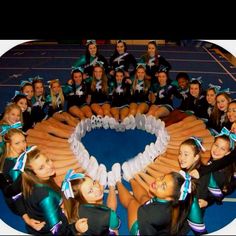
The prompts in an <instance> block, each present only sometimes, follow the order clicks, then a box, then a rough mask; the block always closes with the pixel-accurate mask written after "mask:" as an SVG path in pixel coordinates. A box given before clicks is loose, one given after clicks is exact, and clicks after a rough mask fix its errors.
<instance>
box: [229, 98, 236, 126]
mask: <svg viewBox="0 0 236 236" xmlns="http://www.w3.org/2000/svg"><path fill="white" fill-rule="evenodd" d="M227 117H228V119H229V121H230V122H235V121H236V102H232V103H230V104H229V107H228V110H227Z"/></svg>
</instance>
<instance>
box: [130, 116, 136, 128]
mask: <svg viewBox="0 0 236 236" xmlns="http://www.w3.org/2000/svg"><path fill="white" fill-rule="evenodd" d="M129 120H130V129H135V128H136V122H135V118H134V116H133V115H130V116H129Z"/></svg>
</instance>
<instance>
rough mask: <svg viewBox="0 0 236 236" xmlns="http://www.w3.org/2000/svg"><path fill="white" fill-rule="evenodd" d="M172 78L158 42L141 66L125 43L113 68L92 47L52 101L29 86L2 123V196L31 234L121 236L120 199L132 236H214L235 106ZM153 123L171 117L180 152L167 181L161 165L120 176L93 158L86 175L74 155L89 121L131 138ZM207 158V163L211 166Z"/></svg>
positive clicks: (230, 174)
mask: <svg viewBox="0 0 236 236" xmlns="http://www.w3.org/2000/svg"><path fill="white" fill-rule="evenodd" d="M170 69H171V65H170V64H169V63H168V62H167V61H166V60H165V59H164V58H163V57H162V56H160V55H159V54H158V51H157V45H156V43H155V41H150V42H149V43H148V49H147V53H146V54H145V55H144V56H142V57H141V58H140V61H139V62H137V61H136V59H135V58H134V57H133V56H132V54H130V53H128V52H127V46H126V44H125V42H124V41H122V40H119V41H117V44H116V49H115V53H114V54H113V55H112V56H111V59H110V62H109V63H108V62H107V61H106V59H105V58H104V57H103V56H102V55H101V54H99V52H98V48H97V45H96V41H94V40H89V41H88V42H87V45H86V54H85V55H84V56H81V57H80V58H79V59H78V60H77V61H76V63H75V65H74V66H73V68H72V71H71V78H70V79H69V80H68V81H67V83H66V85H64V86H62V85H61V84H60V81H59V80H58V79H54V80H51V81H49V82H48V83H49V90H50V93H49V95H47V96H46V95H45V87H46V86H45V85H44V81H43V79H42V78H41V77H39V76H37V77H35V78H32V79H29V80H27V81H22V82H21V84H20V91H19V92H17V93H16V94H15V96H14V97H13V98H12V101H11V103H10V104H8V105H7V106H6V108H5V110H4V112H3V115H2V119H1V121H0V126H1V130H0V132H1V133H0V141H1V143H0V145H1V146H0V147H1V158H0V187H1V190H2V192H3V195H4V198H5V200H6V203H7V205H8V206H9V208H10V209H11V210H12V211H13V212H14V213H15V214H17V215H20V216H21V217H22V218H23V220H24V221H25V223H26V229H27V232H28V233H30V234H34V235H119V226H120V224H121V223H122V222H121V221H120V218H119V216H118V215H117V213H116V209H117V197H116V189H117V190H118V196H119V200H120V203H121V204H122V205H123V206H124V207H125V208H126V209H127V213H128V228H129V232H130V234H131V235H186V234H187V233H188V231H189V230H190V229H191V230H192V231H193V232H194V234H196V235H201V234H204V233H206V232H207V229H206V227H205V224H204V221H203V216H204V211H205V209H206V207H207V206H208V205H210V204H212V203H215V202H216V203H217V204H221V203H222V199H223V198H224V196H225V195H226V194H228V193H230V192H231V191H233V190H234V162H235V141H236V134H235V131H236V128H235V127H236V125H235V124H236V123H235V122H236V101H234V100H232V99H231V97H230V93H229V91H223V90H221V88H220V87H219V86H215V85H210V86H209V88H208V89H207V91H203V90H202V86H201V80H200V79H199V78H197V79H192V80H190V79H189V76H188V75H187V74H186V73H179V74H178V75H177V77H176V81H175V83H174V82H173V81H171V80H170V78H169V74H168V71H169V70H170ZM174 96H175V97H176V98H178V99H180V100H181V103H180V106H179V107H178V110H181V113H182V114H185V116H184V117H185V118H184V119H182V121H179V122H176V123H175V121H176V119H175V117H173V116H175V114H179V113H175V112H176V108H174V107H173V97H174ZM65 104H67V106H66V109H65ZM178 112H179V111H178ZM148 117H154V118H155V119H159V118H161V119H164V120H165V118H167V117H168V118H169V122H170V123H171V121H172V123H173V124H172V125H169V126H167V122H166V128H165V129H166V130H167V132H168V134H169V135H170V136H171V137H173V139H171V140H170V141H169V143H168V147H172V148H173V150H174V152H173V153H170V152H169V153H165V154H163V157H165V158H166V159H168V163H169V166H170V169H169V171H167V172H166V173H164V174H163V173H162V174H160V166H161V164H159V162H158V161H160V160H161V158H162V157H161V156H158V157H156V159H155V160H154V162H153V163H152V164H150V165H149V166H148V167H147V168H146V169H145V170H143V171H141V172H140V173H139V174H137V173H135V171H134V170H133V166H132V165H128V164H127V163H126V165H125V166H124V165H122V168H121V165H120V164H119V163H115V164H114V165H113V166H112V168H111V170H110V171H109V172H107V170H106V167H105V166H104V165H102V164H101V165H99V166H98V164H97V162H96V159H94V158H92V157H91V158H90V160H89V163H88V166H87V168H83V167H82V166H80V165H79V164H78V161H77V159H76V158H75V157H74V153H72V151H69V150H68V147H69V143H68V139H69V138H70V136H71V134H72V133H73V132H74V131H75V127H77V125H78V124H80V123H82V122H84V121H85V120H90V121H91V122H86V128H87V129H88V124H90V126H92V127H93V128H96V127H102V126H103V127H110V128H114V127H120V126H122V125H123V126H124V127H125V128H126V129H127V128H128V127H129V128H134V127H135V126H133V124H134V123H136V124H137V123H139V122H141V123H142V122H143V123H144V124H145V123H147V121H148ZM166 121H167V120H166ZM84 123H85V122H84ZM84 123H83V124H84ZM203 126H204V127H206V128H207V129H208V130H210V132H211V133H210V134H211V135H210V136H209V137H208V139H209V141H207V140H206V139H207V138H205V139H204V140H202V139H201V138H200V135H199V136H197V135H195V134H198V133H197V129H198V128H199V127H203ZM90 129H91V127H90ZM178 135H180V136H181V135H182V136H181V138H178V137H179V136H178ZM183 137H184V140H183ZM203 141H204V142H203ZM206 149H207V150H208V151H209V152H208V159H207V162H206V163H204V164H203V163H202V160H203V158H202V157H203V156H204V153H205V152H206ZM78 155H80V153H78ZM173 156H174V158H175V159H176V160H177V162H178V165H177V166H176V164H173V163H174V159H173ZM205 156H206V155H205ZM206 164H207V165H206ZM123 166H124V168H123ZM171 166H172V167H173V171H171ZM122 172H123V173H122ZM122 176H123V177H124V176H125V178H124V179H125V180H126V181H128V182H129V183H130V185H131V187H132V192H133V193H132V194H131V193H130V192H129V191H128V189H127V188H126V187H125V186H124V185H123V183H122ZM106 186H108V188H109V192H108V197H107V202H106V204H105V203H103V197H104V189H105V188H106Z"/></svg>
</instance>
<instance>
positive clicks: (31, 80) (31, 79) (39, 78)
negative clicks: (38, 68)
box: [28, 75, 43, 83]
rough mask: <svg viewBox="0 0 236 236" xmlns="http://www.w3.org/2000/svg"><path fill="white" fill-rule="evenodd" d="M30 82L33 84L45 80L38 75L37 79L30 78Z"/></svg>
mask: <svg viewBox="0 0 236 236" xmlns="http://www.w3.org/2000/svg"><path fill="white" fill-rule="evenodd" d="M28 80H29V81H30V82H31V83H33V82H34V81H36V80H41V81H43V78H42V77H40V76H39V75H37V76H35V77H33V78H29V79H28Z"/></svg>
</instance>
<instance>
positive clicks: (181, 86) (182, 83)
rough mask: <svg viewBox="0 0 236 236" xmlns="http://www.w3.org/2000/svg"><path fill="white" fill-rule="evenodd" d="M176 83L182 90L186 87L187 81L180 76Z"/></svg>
mask: <svg viewBox="0 0 236 236" xmlns="http://www.w3.org/2000/svg"><path fill="white" fill-rule="evenodd" d="M178 85H179V87H180V88H181V89H182V90H186V89H188V86H189V81H188V80H187V79H186V78H184V77H181V78H179V79H178Z"/></svg>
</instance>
